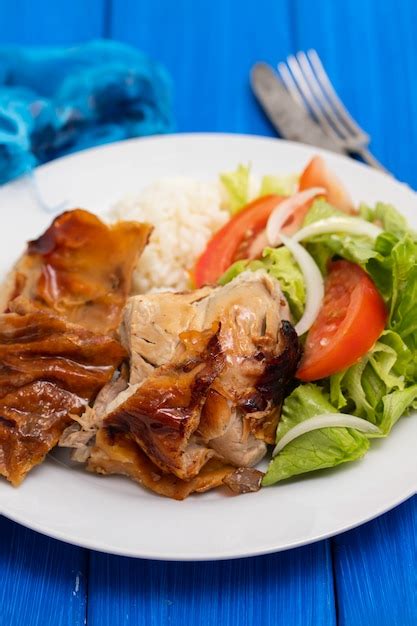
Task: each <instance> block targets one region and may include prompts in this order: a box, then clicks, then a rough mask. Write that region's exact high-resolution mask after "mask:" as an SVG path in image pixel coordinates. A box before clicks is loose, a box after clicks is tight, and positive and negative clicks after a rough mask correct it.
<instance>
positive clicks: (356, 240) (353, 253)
mask: <svg viewBox="0 0 417 626" xmlns="http://www.w3.org/2000/svg"><path fill="white" fill-rule="evenodd" d="M334 216H345V213H343V212H342V211H339V210H338V209H335V208H334V207H332V206H331V205H330V204H329V203H328V202H326V201H325V200H323V199H318V200H315V201H314V202H313V204H312V206H311V208H310V209H309V211H308V213H307V215H306V216H305V218H304V222H303V226H308V225H309V224H312V223H313V222H317V221H318V220H323V219H327V218H329V217H334ZM304 243H306V247H307V249H308V251H309V252H310V254H311V255H312V256H313V258H314V260H315V261H316V263H317V265H318V266H319V268H320V270H321V271H322V273H323V274H325V273H326V271H327V265H328V262H329V261H330V259H331V258H332V257H334V256H340V257H342V258H344V259H347V260H348V261H352V262H353V263H357V264H358V265H360V266H361V267H363V268H364V267H366V264H367V263H368V261H369V259H371V258H374V257H375V256H377V253H376V251H375V249H374V241H373V240H372V239H369V238H368V237H363V236H359V235H350V234H347V233H331V234H325V235H316V236H315V237H312V238H311V239H309V240H308V243H307V242H304Z"/></svg>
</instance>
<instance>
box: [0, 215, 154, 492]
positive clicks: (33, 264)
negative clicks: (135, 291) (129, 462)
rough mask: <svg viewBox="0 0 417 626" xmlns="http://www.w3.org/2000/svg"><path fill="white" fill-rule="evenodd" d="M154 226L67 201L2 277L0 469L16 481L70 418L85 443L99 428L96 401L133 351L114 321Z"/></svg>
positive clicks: (73, 435) (69, 423)
mask: <svg viewBox="0 0 417 626" xmlns="http://www.w3.org/2000/svg"><path fill="white" fill-rule="evenodd" d="M150 231H151V227H150V226H148V225H147V224H139V223H135V222H119V223H117V224H114V225H111V226H108V225H106V224H105V223H104V222H102V221H101V220H100V219H99V218H98V217H96V216H94V215H92V214H91V213H88V212H87V211H83V210H80V209H77V210H74V211H67V212H66V213H63V214H62V215H60V216H58V217H57V218H56V219H55V220H54V221H53V222H52V224H51V226H50V227H49V228H48V229H47V230H46V231H45V232H44V233H43V235H41V236H40V237H39V238H38V239H36V240H35V241H31V242H30V243H29V244H28V248H27V251H26V253H25V254H24V255H23V257H22V258H21V259H20V260H19V261H18V263H17V264H16V266H15V268H14V269H13V271H12V272H11V273H10V274H9V276H8V277H7V279H6V281H5V283H4V284H3V289H2V297H1V302H0V310H1V311H3V314H0V474H2V475H4V476H5V477H6V478H8V480H10V481H11V482H12V483H13V484H15V485H16V484H18V483H20V482H21V481H22V480H23V478H24V476H25V475H26V473H27V472H28V471H29V470H30V469H31V468H32V467H33V466H34V465H36V464H38V463H40V462H41V461H42V460H43V458H44V456H45V454H46V453H47V452H48V451H49V450H50V449H51V448H53V447H54V446H55V445H56V444H57V442H58V440H59V438H60V437H61V436H62V433H63V431H64V430H65V429H66V428H68V427H71V429H72V430H71V433H70V432H67V435H68V437H67V441H72V442H74V440H75V439H77V437H78V444H79V445H80V437H84V445H86V443H88V437H87V435H86V432H87V431H89V438H91V437H92V436H94V434H95V431H96V423H95V422H96V412H94V426H92V421H93V420H92V419H91V416H92V415H93V414H92V412H91V407H90V405H91V404H92V403H93V402H94V399H95V398H96V396H97V394H98V393H99V392H100V390H101V389H102V388H103V387H105V386H106V385H107V384H108V383H110V382H111V381H113V382H114V375H115V372H116V369H117V368H118V367H119V365H120V364H121V363H122V361H123V360H124V359H126V357H127V353H126V351H125V349H124V348H123V347H122V345H121V344H120V342H119V341H118V339H117V338H116V336H117V329H118V326H119V323H120V319H121V316H122V311H123V307H124V305H125V303H126V300H127V297H128V295H129V292H130V285H131V278H132V272H133V269H134V267H135V264H136V262H137V260H138V258H139V255H140V254H141V252H142V250H143V248H144V246H145V244H146V242H147V239H148V236H149V234H150ZM118 391H120V388H119V389H118ZM81 414H82V417H81ZM89 416H90V419H89ZM73 419H75V420H79V421H80V424H78V423H76V422H74V421H73ZM88 422H90V424H89V426H87V424H88ZM81 431H82V432H81ZM70 435H71V436H70Z"/></svg>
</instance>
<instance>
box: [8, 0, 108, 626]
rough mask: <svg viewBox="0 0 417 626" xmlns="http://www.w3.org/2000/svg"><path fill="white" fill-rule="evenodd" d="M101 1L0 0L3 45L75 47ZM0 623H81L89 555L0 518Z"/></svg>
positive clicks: (100, 26) (89, 33)
mask: <svg viewBox="0 0 417 626" xmlns="http://www.w3.org/2000/svg"><path fill="white" fill-rule="evenodd" d="M104 2H105V0H89V1H88V7H87V4H86V3H85V2H84V1H82V0H78V1H72V2H64V1H63V0H58V1H56V2H50V1H49V0H38V1H37V2H32V0H14V1H13V2H10V1H9V0H0V42H1V44H24V45H28V44H31V45H32V44H52V45H55V44H56V45H58V44H64V45H68V44H73V43H76V42H81V41H84V40H87V39H90V38H94V37H101V36H102V35H103V34H104V25H105V19H104V15H105V11H104ZM0 536H1V541H0V579H1V581H2V584H1V589H0V623H1V624H5V625H6V624H7V626H21V625H22V624H24V625H25V626H49V625H51V626H56V625H57V624H59V625H60V626H66V625H68V626H78V625H81V624H84V623H85V616H86V588H87V587H86V577H87V560H88V552H87V551H86V550H82V549H80V548H75V547H72V546H69V545H66V544H63V543H60V542H58V541H55V540H52V539H48V538H46V537H43V536H42V535H39V534H37V533H34V532H31V531H29V530H26V529H24V528H22V527H21V526H18V525H17V524H14V523H13V522H11V521H9V520H6V519H5V518H0Z"/></svg>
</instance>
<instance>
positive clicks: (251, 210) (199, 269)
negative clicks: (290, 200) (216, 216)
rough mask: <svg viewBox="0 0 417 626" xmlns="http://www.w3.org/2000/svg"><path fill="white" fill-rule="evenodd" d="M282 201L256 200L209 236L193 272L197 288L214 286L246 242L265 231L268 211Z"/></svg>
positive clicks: (267, 198) (246, 244)
mask: <svg viewBox="0 0 417 626" xmlns="http://www.w3.org/2000/svg"><path fill="white" fill-rule="evenodd" d="M282 200H283V197H281V196H277V195H269V196H263V197H262V198H257V199H256V200H254V201H253V202H251V203H250V204H248V205H247V206H246V207H245V208H244V209H242V210H241V211H240V212H239V213H237V214H236V215H235V216H234V217H233V218H232V219H231V220H229V221H228V222H227V223H226V224H225V225H224V226H223V228H221V229H220V230H219V231H218V232H217V233H215V234H214V235H213V237H212V238H211V239H210V241H209V242H208V244H207V247H206V249H205V250H204V252H203V254H202V255H201V256H200V258H199V259H198V261H197V263H196V266H195V269H194V282H195V284H196V286H197V287H201V286H202V285H209V284H211V283H215V282H217V280H218V279H219V278H220V276H221V275H222V274H223V273H224V272H225V271H226V270H227V268H228V267H230V266H231V265H232V263H233V262H234V261H236V259H237V258H238V253H239V251H242V247H243V246H245V247H246V248H248V247H249V245H250V242H251V241H253V239H254V238H255V237H256V235H258V233H259V232H260V231H261V230H263V229H264V228H265V226H266V223H267V221H268V218H269V216H270V215H271V213H272V211H273V210H274V209H275V207H276V206H278V204H279V203H280V202H281V201H282ZM243 257H244V255H243V254H242V255H241V258H243Z"/></svg>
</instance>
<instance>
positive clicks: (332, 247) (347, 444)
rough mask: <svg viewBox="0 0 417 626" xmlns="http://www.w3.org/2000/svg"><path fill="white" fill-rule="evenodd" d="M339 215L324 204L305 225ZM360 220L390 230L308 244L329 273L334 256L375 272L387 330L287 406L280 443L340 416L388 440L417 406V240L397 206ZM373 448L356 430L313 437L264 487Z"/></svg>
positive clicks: (371, 211)
mask: <svg viewBox="0 0 417 626" xmlns="http://www.w3.org/2000/svg"><path fill="white" fill-rule="evenodd" d="M339 214H340V212H339V211H337V210H336V209H334V208H333V207H332V206H331V205H329V204H328V203H327V202H326V201H324V200H316V201H315V202H314V203H313V205H312V207H311V208H310V210H309V211H308V213H307V215H306V217H305V221H304V225H308V224H311V223H313V222H315V221H317V220H319V219H325V218H327V217H330V216H333V215H339ZM360 217H362V219H366V220H368V221H373V222H376V223H379V224H380V225H381V227H382V228H383V229H384V232H383V233H382V234H381V235H379V237H378V238H377V239H376V240H371V239H368V238H366V237H357V236H351V235H347V234H344V233H332V234H330V235H329V234H325V235H320V236H317V237H314V238H312V239H310V240H309V241H308V243H306V246H307V248H308V250H309V252H310V253H311V254H312V255H313V256H314V258H315V259H316V261H317V262H318V264H319V266H320V268H321V269H322V271H323V274H326V272H327V265H328V261H329V260H330V259H331V258H332V257H334V256H337V257H341V258H344V259H347V260H349V261H352V262H354V263H358V264H359V265H360V266H361V267H362V268H363V269H365V271H367V272H368V273H369V274H370V276H371V278H372V279H373V281H374V282H375V284H376V286H377V288H378V290H379V292H380V293H381V295H382V296H383V298H384V300H385V302H386V305H387V311H388V321H387V327H386V330H385V331H384V332H383V334H382V335H381V337H380V338H379V340H378V341H377V342H376V344H375V345H374V346H373V347H372V349H371V350H370V351H369V352H368V353H367V354H366V355H365V356H364V357H363V358H362V359H361V360H360V361H359V362H358V363H356V364H354V365H352V366H351V367H349V368H348V369H346V370H345V371H344V372H340V373H338V374H335V375H333V376H331V377H330V378H327V379H324V380H322V381H320V382H319V383H318V384H315V385H312V384H307V385H300V386H299V387H298V388H297V389H296V390H295V391H294V392H293V393H292V394H291V395H290V396H289V397H288V398H287V399H286V400H285V402H284V406H283V414H282V419H281V422H280V424H279V427H278V430H277V440H279V439H280V438H281V437H282V436H283V435H284V434H285V432H287V430H289V428H291V427H293V426H295V425H296V424H298V423H299V422H301V421H303V420H305V419H307V417H312V416H313V415H318V414H319V413H324V412H335V411H336V412H337V411H342V412H346V413H352V414H354V415H357V416H358V417H361V418H364V419H367V420H369V421H370V422H372V423H373V424H376V425H377V426H378V427H379V428H380V430H381V433H382V436H386V435H387V434H388V433H389V432H390V431H391V429H392V427H393V426H394V425H395V423H396V422H397V421H398V419H399V418H400V417H401V416H402V415H404V414H407V412H408V411H409V410H410V409H411V408H417V360H416V358H415V355H416V351H417V236H416V235H415V234H414V233H413V232H412V231H411V230H410V229H408V227H407V223H406V220H405V219H404V218H403V217H402V216H401V215H400V214H399V213H398V212H397V211H396V209H395V208H394V207H392V206H391V205H388V204H383V203H378V204H376V206H375V207H369V206H367V205H361V207H360ZM368 446H369V438H368V437H367V436H365V435H364V434H362V433H358V432H357V431H353V430H352V429H331V428H329V429H322V430H319V431H314V432H311V433H306V434H305V435H302V436H300V437H299V438H297V439H296V440H294V441H293V442H291V443H290V444H289V445H288V446H286V447H285V448H284V449H283V450H282V451H281V452H280V453H279V454H278V455H277V457H275V459H273V461H271V464H270V466H269V469H268V472H267V474H266V476H265V478H264V481H263V484H264V485H271V484H273V483H275V482H278V481H280V480H283V479H284V478H289V477H290V476H295V475H297V474H300V473H304V472H307V471H312V470H315V469H321V468H325V467H334V466H336V465H338V464H340V463H343V462H345V461H349V460H354V459H356V458H359V457H360V456H362V455H363V454H364V453H365V452H366V450H367V448H368Z"/></svg>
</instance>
